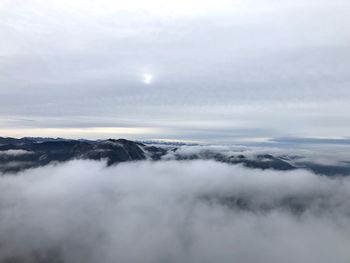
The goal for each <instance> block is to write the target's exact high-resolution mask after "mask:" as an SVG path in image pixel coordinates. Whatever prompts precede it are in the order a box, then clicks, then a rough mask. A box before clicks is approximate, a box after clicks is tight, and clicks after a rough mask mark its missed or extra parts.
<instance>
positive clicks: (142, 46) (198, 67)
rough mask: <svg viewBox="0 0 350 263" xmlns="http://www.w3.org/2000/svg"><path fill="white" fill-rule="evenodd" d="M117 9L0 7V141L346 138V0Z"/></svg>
mask: <svg viewBox="0 0 350 263" xmlns="http://www.w3.org/2000/svg"><path fill="white" fill-rule="evenodd" d="M124 2H125V1H111V0H103V1H97V0H90V1H82V0H77V1H74V3H72V2H71V1H56V0H50V1H45V0H26V1H24V0H11V1H8V0H0V16H1V18H2V19H1V21H0V34H1V36H2V41H1V43H0V72H1V73H0V95H1V96H0V112H1V115H0V120H1V121H0V134H2V135H5V136H11V135H12V136H14V135H13V134H16V136H28V135H31V136H37V134H38V133H40V136H61V137H67V136H71V137H74V138H79V137H86V136H87V137H89V138H101V137H104V138H106V137H107V138H108V136H109V137H111V135H112V134H113V129H112V130H108V129H107V128H108V127H109V128H115V129H118V128H132V127H134V128H142V129H145V128H155V130H154V132H152V134H145V135H143V134H142V132H139V133H138V134H137V135H138V136H134V135H133V134H132V133H128V132H125V133H124V134H123V135H121V136H129V137H128V138H140V137H141V136H143V137H145V138H147V139H152V138H153V139H159V138H162V139H192V140H203V141H205V140H217V138H218V137H220V138H221V140H222V141H226V142H227V141H232V140H234V139H236V138H237V137H249V138H254V137H281V136H320V137H337V136H338V137H339V136H346V135H348V134H349V132H350V127H349V125H348V123H349V116H348V114H347V113H348V112H349V110H350V109H349V105H350V103H349V100H350V93H349V89H348V86H349V70H348V69H349V68H350V65H349V61H350V59H349V54H350V52H349V46H350V34H349V30H347V29H348V25H349V23H350V19H349V16H348V13H349V10H350V4H349V1H346V0H321V1H319V0H318V1H316V0H310V1H307V2H306V1H302V0H286V1H283V2H277V1H273V0H261V1H258V3H257V1H252V0H249V1H226V0H222V1H214V0H208V1H201V2H200V3H199V2H198V1H192V0H191V1H159V0H150V1H146V2H145V1H139V0H133V1H127V2H128V3H124ZM144 74H151V75H153V76H154V82H153V83H152V85H145V84H144V83H143V82H142V79H143V76H144ZM184 119H186V120H187V121H184ZM82 128H84V129H85V130H86V131H87V132H83V131H82V130H81V129H82ZM87 128H91V130H89V129H87ZM96 129H97V131H96ZM17 134H18V135H17ZM118 134H120V133H118ZM141 139H143V138H141Z"/></svg>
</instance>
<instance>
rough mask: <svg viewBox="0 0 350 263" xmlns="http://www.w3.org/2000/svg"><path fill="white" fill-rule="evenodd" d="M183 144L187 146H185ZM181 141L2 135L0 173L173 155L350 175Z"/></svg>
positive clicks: (346, 170) (347, 166) (342, 169)
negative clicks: (186, 150)
mask: <svg viewBox="0 0 350 263" xmlns="http://www.w3.org/2000/svg"><path fill="white" fill-rule="evenodd" d="M181 146H183V145H181ZM181 146H179V145H178V144H175V145H173V146H172V145H170V144H166V145H165V146H162V145H161V144H155V145H153V144H148V143H141V142H134V141H129V140H125V139H118V140H115V139H108V140H97V141H90V140H68V139H62V138H55V139H52V138H28V137H26V138H21V139H16V138H2V137H0V172H2V173H16V172H19V171H21V170H25V169H28V168H35V167H40V166H45V165H48V164H50V163H57V162H65V161H69V160H73V159H87V160H105V161H106V162H107V165H108V166H110V165H114V164H117V163H121V162H128V161H140V160H146V159H147V160H152V161H157V160H160V159H162V157H164V156H165V155H167V154H170V155H171V156H172V158H173V159H175V160H215V161H218V162H224V163H228V164H232V165H235V164H241V165H243V166H245V167H248V168H254V169H275V170H282V171H286V170H294V169H299V168H303V169H309V170H312V171H314V172H315V173H318V174H323V175H329V176H334V175H348V174H350V163H344V165H342V166H332V165H320V164H317V163H313V162H309V161H308V162H297V161H296V162H290V160H293V159H298V158H299V157H298V156H274V155H271V154H257V155H255V156H251V155H250V156H246V155H244V152H242V153H240V154H237V155H229V156H228V155H227V154H221V153H217V152H214V151H210V150H206V151H202V152H200V153H194V154H191V155H184V154H183V153H181V151H180V149H181Z"/></svg>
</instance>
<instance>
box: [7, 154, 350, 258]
mask: <svg viewBox="0 0 350 263" xmlns="http://www.w3.org/2000/svg"><path fill="white" fill-rule="evenodd" d="M0 182H1V183H0V213H1V217H0V232H1V235H0V244H1V246H0V261H2V262H4V260H5V259H11V258H12V260H14V262H16V260H19V261H20V262H38V261H40V260H41V261H44V262H48V261H49V260H53V259H56V260H58V261H53V262H105V263H107V262H116V261H117V262H164V261H167V262H214V261H215V262H220V263H221V262H233V261H234V262H260V261H262V262H282V261H283V262H288V263H292V262H298V263H300V262H308V263H310V262H317V263H320V262H321V263H322V262H325V263H326V262H327V263H328V262H336V263H338V262H339V263H343V262H344V263H345V262H347V261H348V259H349V256H350V255H349V250H348V247H349V244H350V232H349V229H350V228H349V213H348V211H349V208H350V207H349V203H348V199H349V198H350V196H349V192H350V191H349V190H350V189H349V188H350V181H349V178H347V177H343V178H334V179H331V178H327V177H321V176H316V175H314V174H312V173H309V172H307V171H302V170H298V171H290V172H277V171H261V170H254V169H246V168H243V167H240V166H229V165H225V164H222V163H216V162H211V161H190V162H175V161H162V162H156V163H152V162H136V163H125V164H120V165H118V166H114V167H110V168H106V167H105V164H104V163H103V162H90V161H72V162H69V163H65V164H61V165H52V166H47V167H44V168H39V169H33V170H29V171H26V172H24V173H21V174H19V175H18V176H2V177H1V178H0ZM291 255H293V256H291Z"/></svg>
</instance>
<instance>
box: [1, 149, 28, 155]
mask: <svg viewBox="0 0 350 263" xmlns="http://www.w3.org/2000/svg"><path fill="white" fill-rule="evenodd" d="M27 154H33V152H30V151H26V150H22V149H11V150H6V151H0V156H5V157H6V156H20V155H27Z"/></svg>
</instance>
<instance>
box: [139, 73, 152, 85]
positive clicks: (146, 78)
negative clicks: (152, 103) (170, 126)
mask: <svg viewBox="0 0 350 263" xmlns="http://www.w3.org/2000/svg"><path fill="white" fill-rule="evenodd" d="M152 81H153V75H152V74H143V79H142V82H143V83H145V84H151V83H152Z"/></svg>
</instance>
